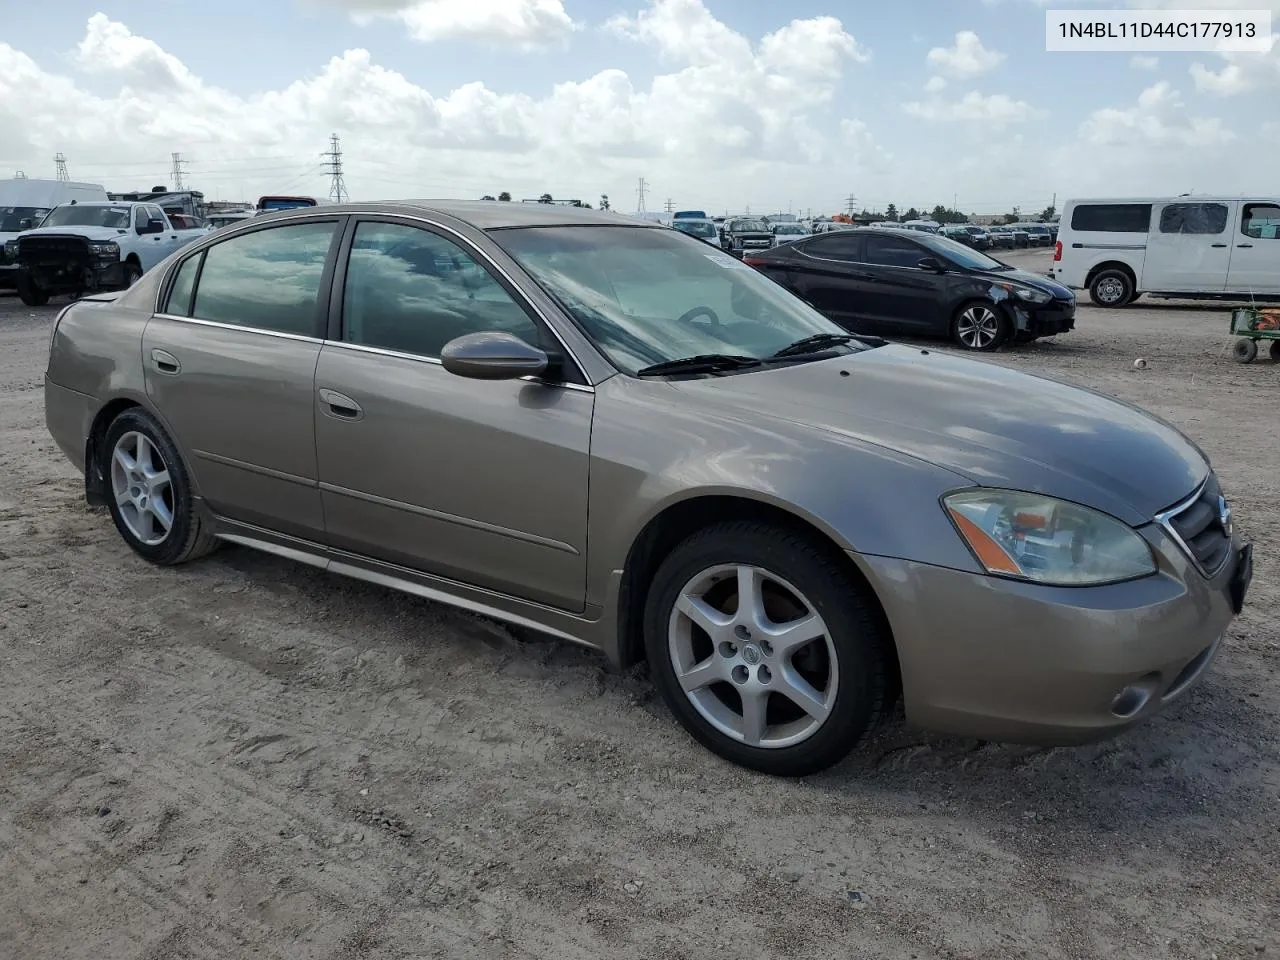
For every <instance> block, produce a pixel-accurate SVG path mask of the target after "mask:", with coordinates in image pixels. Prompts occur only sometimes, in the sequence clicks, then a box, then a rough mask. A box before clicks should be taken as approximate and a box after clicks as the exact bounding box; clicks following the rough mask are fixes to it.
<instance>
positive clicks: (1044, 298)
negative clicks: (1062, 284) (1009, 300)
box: [999, 283, 1053, 303]
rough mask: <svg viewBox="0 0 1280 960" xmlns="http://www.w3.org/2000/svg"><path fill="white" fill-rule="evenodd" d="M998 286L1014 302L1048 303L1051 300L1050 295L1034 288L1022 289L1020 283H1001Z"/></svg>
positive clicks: (1051, 296)
mask: <svg viewBox="0 0 1280 960" xmlns="http://www.w3.org/2000/svg"><path fill="white" fill-rule="evenodd" d="M999 286H1000V288H1001V289H1003V290H1008V291H1009V294H1010V295H1011V296H1012V297H1013V298H1014V299H1015V300H1022V301H1023V302H1025V303H1048V302H1049V301H1050V300H1052V299H1053V295H1052V294H1048V293H1045V292H1044V291H1043V290H1037V289H1036V288H1035V287H1024V286H1023V285H1022V284H1020V283H1001V284H999Z"/></svg>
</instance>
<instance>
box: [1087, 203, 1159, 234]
mask: <svg viewBox="0 0 1280 960" xmlns="http://www.w3.org/2000/svg"><path fill="white" fill-rule="evenodd" d="M1071 229H1072V230H1080V231H1082V232H1084V233H1146V232H1148V231H1149V230H1150V229H1151V204H1149V203H1083V204H1080V205H1079V206H1078V207H1076V208H1075V209H1074V210H1073V211H1071Z"/></svg>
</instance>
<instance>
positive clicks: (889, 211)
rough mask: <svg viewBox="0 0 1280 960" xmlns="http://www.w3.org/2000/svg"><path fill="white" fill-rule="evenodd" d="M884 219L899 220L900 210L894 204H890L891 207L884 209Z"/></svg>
mask: <svg viewBox="0 0 1280 960" xmlns="http://www.w3.org/2000/svg"><path fill="white" fill-rule="evenodd" d="M884 218H885V219H886V220H897V219H898V208H897V207H895V206H894V205H893V204H892V203H891V204H889V206H887V207H885V208H884Z"/></svg>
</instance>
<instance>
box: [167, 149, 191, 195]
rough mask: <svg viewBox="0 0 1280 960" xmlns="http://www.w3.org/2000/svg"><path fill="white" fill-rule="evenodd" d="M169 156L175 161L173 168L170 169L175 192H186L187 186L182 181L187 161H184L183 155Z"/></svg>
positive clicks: (174, 154) (173, 154) (172, 154)
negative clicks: (183, 169)
mask: <svg viewBox="0 0 1280 960" xmlns="http://www.w3.org/2000/svg"><path fill="white" fill-rule="evenodd" d="M169 156H170V157H171V158H172V160H173V166H172V167H170V168H169V176H170V178H171V179H172V180H173V189H174V190H185V189H186V184H185V183H183V181H182V168H183V167H185V166H186V165H187V161H186V160H183V159H182V154H180V153H171V154H169Z"/></svg>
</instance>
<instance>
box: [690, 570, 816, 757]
mask: <svg viewBox="0 0 1280 960" xmlns="http://www.w3.org/2000/svg"><path fill="white" fill-rule="evenodd" d="M667 634H668V651H669V654H670V657H671V663H672V666H673V668H674V671H675V676H676V681H677V683H678V684H679V685H680V689H681V690H683V691H684V694H685V696H686V697H688V699H689V702H690V703H691V704H692V705H693V707H694V709H695V710H697V711H698V713H699V714H700V715H701V716H702V717H703V719H705V720H706V721H707V722H708V723H709V724H711V726H713V727H714V728H715V729H716V730H718V731H719V732H720V733H722V734H724V735H725V736H727V737H730V738H732V739H733V740H736V741H738V742H740V743H744V744H746V745H748V746H752V747H759V748H764V749H779V748H783V747H791V746H795V745H796V744H798V743H801V742H803V741H805V740H807V739H808V738H809V737H811V736H813V735H814V734H815V733H817V732H818V730H819V729H821V727H822V725H823V724H824V723H825V722H826V720H827V718H828V716H829V715H830V713H831V709H832V705H833V704H834V703H835V698H836V693H837V688H838V680H839V669H838V661H837V657H836V648H835V644H834V643H833V642H832V639H831V635H830V631H829V630H828V628H827V625H826V623H825V621H824V620H823V619H822V617H821V616H819V614H818V613H817V611H816V610H815V609H814V607H813V605H812V604H811V603H809V602H808V600H806V598H805V597H804V596H803V595H802V594H801V593H800V591H799V590H797V589H796V588H795V587H794V586H793V585H791V584H790V583H788V582H787V581H786V580H784V579H783V578H781V577H779V576H776V575H775V574H773V573H771V572H769V571H767V570H765V569H763V568H761V567H756V566H748V565H740V564H729V565H721V566H716V567H711V568H709V569H706V570H703V571H702V572H701V573H699V574H697V575H696V576H694V577H692V578H691V579H690V580H689V581H688V582H687V583H686V584H685V585H684V587H683V588H681V590H680V593H679V595H678V598H677V600H676V603H675V605H674V607H673V609H672V611H671V615H670V618H669V621H668V627H667Z"/></svg>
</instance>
